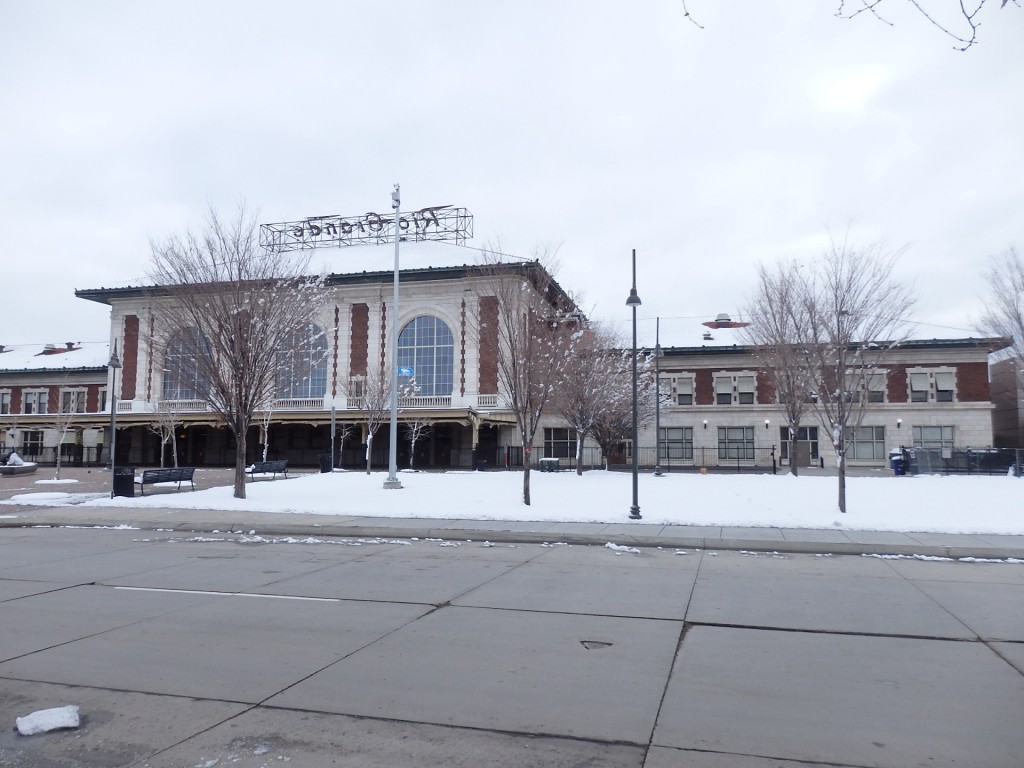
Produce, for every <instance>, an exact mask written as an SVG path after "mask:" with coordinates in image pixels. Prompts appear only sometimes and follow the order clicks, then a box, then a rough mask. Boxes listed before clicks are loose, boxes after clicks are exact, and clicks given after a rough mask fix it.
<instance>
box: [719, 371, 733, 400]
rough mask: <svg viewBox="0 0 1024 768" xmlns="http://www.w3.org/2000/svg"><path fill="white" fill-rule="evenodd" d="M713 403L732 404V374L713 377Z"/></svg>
mask: <svg viewBox="0 0 1024 768" xmlns="http://www.w3.org/2000/svg"><path fill="white" fill-rule="evenodd" d="M715 404H716V405H732V376H716V377H715Z"/></svg>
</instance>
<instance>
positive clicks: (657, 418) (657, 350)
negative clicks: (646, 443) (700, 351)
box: [654, 317, 665, 477]
mask: <svg viewBox="0 0 1024 768" xmlns="http://www.w3.org/2000/svg"><path fill="white" fill-rule="evenodd" d="M664 354H665V353H664V352H662V351H661V318H660V317H659V318H656V319H655V321H654V476H655V477H661V358H662V355H664Z"/></svg>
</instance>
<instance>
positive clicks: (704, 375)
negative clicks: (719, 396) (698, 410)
mask: <svg viewBox="0 0 1024 768" xmlns="http://www.w3.org/2000/svg"><path fill="white" fill-rule="evenodd" d="M693 401H694V402H695V403H696V404H697V405H714V404H715V378H714V375H713V373H712V371H710V370H704V371H697V372H696V375H695V376H694V378H693Z"/></svg>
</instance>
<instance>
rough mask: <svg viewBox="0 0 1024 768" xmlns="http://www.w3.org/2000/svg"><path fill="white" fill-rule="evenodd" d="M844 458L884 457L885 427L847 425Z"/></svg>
mask: <svg viewBox="0 0 1024 768" xmlns="http://www.w3.org/2000/svg"><path fill="white" fill-rule="evenodd" d="M846 458H848V459H885V427H848V428H847V430H846Z"/></svg>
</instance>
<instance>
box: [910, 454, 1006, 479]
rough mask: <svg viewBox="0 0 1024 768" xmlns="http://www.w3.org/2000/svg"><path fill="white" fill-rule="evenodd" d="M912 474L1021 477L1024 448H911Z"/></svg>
mask: <svg viewBox="0 0 1024 768" xmlns="http://www.w3.org/2000/svg"><path fill="white" fill-rule="evenodd" d="M907 453H908V458H909V462H910V463H909V466H908V467H907V471H908V472H909V473H910V474H912V475H918V474H922V475H1006V474H1012V475H1013V476H1014V477H1021V475H1022V472H1024V450H1022V449H1020V448H945V449H942V448H909V449H907Z"/></svg>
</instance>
